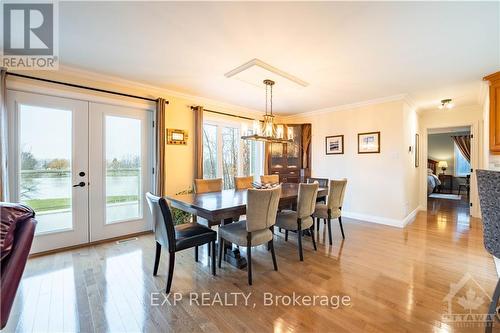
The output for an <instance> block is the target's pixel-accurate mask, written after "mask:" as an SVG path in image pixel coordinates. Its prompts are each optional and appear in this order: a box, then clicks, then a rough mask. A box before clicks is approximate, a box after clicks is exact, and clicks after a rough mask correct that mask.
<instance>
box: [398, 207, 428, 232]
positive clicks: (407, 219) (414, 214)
mask: <svg viewBox="0 0 500 333" xmlns="http://www.w3.org/2000/svg"><path fill="white" fill-rule="evenodd" d="M421 210H423V208H422V206H418V207H417V208H415V209H414V210H413V212H411V213H410V214H408V216H406V217H405V218H404V219H403V227H406V226H407V225H408V224H409V223H411V222H413V220H415V218H416V217H417V214H418V212H419V211H421Z"/></svg>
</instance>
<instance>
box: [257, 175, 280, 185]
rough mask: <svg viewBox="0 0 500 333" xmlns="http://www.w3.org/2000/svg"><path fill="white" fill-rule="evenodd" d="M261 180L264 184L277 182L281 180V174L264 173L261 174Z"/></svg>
mask: <svg viewBox="0 0 500 333" xmlns="http://www.w3.org/2000/svg"><path fill="white" fill-rule="evenodd" d="M260 182H261V183H262V184H277V183H279V182H280V176H279V175H262V176H260Z"/></svg>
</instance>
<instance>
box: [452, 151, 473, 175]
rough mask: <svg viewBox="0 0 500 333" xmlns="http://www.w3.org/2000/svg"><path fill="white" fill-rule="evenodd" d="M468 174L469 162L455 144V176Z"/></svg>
mask: <svg viewBox="0 0 500 333" xmlns="http://www.w3.org/2000/svg"><path fill="white" fill-rule="evenodd" d="M468 175H470V163H469V161H467V159H466V158H465V157H464V155H463V154H462V152H461V151H460V149H459V148H458V146H457V145H456V144H455V176H456V177H465V176H468Z"/></svg>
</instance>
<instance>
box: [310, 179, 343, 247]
mask: <svg viewBox="0 0 500 333" xmlns="http://www.w3.org/2000/svg"><path fill="white" fill-rule="evenodd" d="M346 186H347V179H345V178H344V179H340V180H330V187H329V189H328V198H327V203H326V204H321V203H317V204H316V208H315V210H314V214H313V217H314V218H315V220H316V229H317V230H318V232H319V223H320V221H321V219H323V220H324V223H325V224H327V223H328V240H329V241H330V245H332V225H331V220H332V219H338V220H339V225H340V232H341V233H342V239H345V235H344V228H343V227H342V203H343V202H344V194H345V189H346Z"/></svg>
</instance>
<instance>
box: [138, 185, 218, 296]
mask: <svg viewBox="0 0 500 333" xmlns="http://www.w3.org/2000/svg"><path fill="white" fill-rule="evenodd" d="M146 199H147V201H148V205H149V209H150V210H151V215H152V216H153V226H154V233H155V241H156V255H155V265H154V269H153V275H157V274H158V266H159V264H160V256H161V247H162V246H164V247H165V248H167V250H168V253H169V256H170V258H169V261H168V278H167V288H166V293H167V294H168V293H169V292H170V287H171V286H172V279H173V276H174V264H175V253H176V252H179V251H182V250H185V249H188V248H192V247H195V246H196V247H197V246H200V245H203V244H209V243H211V244H212V275H215V241H216V240H217V232H215V231H214V230H212V229H210V228H208V227H205V226H203V225H200V224H197V223H185V224H181V225H177V226H174V222H173V220H172V213H171V212H170V207H169V206H168V204H167V201H166V200H165V199H164V198H160V197H157V196H155V195H153V194H151V193H149V192H148V193H146ZM197 259H198V258H196V260H197Z"/></svg>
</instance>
